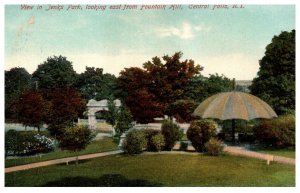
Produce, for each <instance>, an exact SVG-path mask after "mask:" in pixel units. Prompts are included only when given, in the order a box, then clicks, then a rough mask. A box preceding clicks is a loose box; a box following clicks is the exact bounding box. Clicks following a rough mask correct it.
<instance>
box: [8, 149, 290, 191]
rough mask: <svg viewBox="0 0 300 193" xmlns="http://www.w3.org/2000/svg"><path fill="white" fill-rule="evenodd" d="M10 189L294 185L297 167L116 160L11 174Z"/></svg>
mask: <svg viewBox="0 0 300 193" xmlns="http://www.w3.org/2000/svg"><path fill="white" fill-rule="evenodd" d="M5 186H17V187H19V186H30V187H31V186H201V187H203V186H204V187H206V186H217V187H224V186H229V187H235V186H247V187H249V186H250V187H253V186H295V166H291V165H283V164H277V163H272V164H271V165H269V166H268V165H266V163H265V161H261V160H256V159H252V158H245V157H238V156H231V155H222V156H219V157H211V156H206V155H176V154H164V155H162V154H160V155H159V154H157V155H138V156H126V155H114V156H107V157H102V158H97V159H92V160H86V161H82V162H81V163H80V164H79V165H78V166H76V165H74V164H70V165H68V166H66V165H56V166H49V167H43V168H37V169H32V170H27V171H20V172H14V173H8V174H5Z"/></svg>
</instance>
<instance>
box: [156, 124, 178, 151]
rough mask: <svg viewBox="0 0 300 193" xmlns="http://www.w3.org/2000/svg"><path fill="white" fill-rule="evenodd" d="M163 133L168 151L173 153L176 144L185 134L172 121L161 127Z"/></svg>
mask: <svg viewBox="0 0 300 193" xmlns="http://www.w3.org/2000/svg"><path fill="white" fill-rule="evenodd" d="M161 133H162V134H163V136H164V138H165V147H164V149H165V150H167V151H171V150H172V148H173V147H174V145H175V142H176V141H178V140H180V138H181V137H182V135H183V133H182V132H181V131H180V129H179V126H178V125H177V124H175V123H173V122H172V121H170V120H165V121H164V122H163V123H162V126H161Z"/></svg>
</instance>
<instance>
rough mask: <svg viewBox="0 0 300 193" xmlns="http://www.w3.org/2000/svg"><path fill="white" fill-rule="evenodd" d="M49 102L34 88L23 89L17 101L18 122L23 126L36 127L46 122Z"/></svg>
mask: <svg viewBox="0 0 300 193" xmlns="http://www.w3.org/2000/svg"><path fill="white" fill-rule="evenodd" d="M49 110H50V104H49V102H47V101H45V100H44V98H43V96H42V95H41V93H39V92H37V91H36V90H27V91H24V92H23V93H22V94H21V96H20V99H19V101H18V122H20V123H22V124H23V125H25V126H32V127H37V128H38V131H39V130H40V126H41V125H42V124H43V123H45V122H46V120H47V116H48V115H49Z"/></svg>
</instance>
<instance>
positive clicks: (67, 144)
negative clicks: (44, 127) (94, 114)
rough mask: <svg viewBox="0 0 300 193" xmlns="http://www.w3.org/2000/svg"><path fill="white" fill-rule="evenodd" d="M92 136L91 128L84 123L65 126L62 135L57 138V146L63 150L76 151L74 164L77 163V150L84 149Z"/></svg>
mask: <svg viewBox="0 0 300 193" xmlns="http://www.w3.org/2000/svg"><path fill="white" fill-rule="evenodd" d="M93 137H94V135H93V134H92V132H91V130H90V129H88V128H87V127H86V126H84V125H76V126H73V127H66V128H64V129H63V134H62V137H61V138H60V140H59V146H60V147H61V148H62V149H63V150H69V151H74V152H76V165H78V154H77V152H78V151H80V150H83V149H85V147H86V146H87V145H88V144H89V143H90V142H91V140H92V139H93Z"/></svg>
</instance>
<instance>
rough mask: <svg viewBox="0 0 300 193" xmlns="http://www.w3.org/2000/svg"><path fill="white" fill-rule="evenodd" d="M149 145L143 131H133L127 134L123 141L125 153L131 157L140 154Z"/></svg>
mask: <svg viewBox="0 0 300 193" xmlns="http://www.w3.org/2000/svg"><path fill="white" fill-rule="evenodd" d="M146 145H147V140H146V138H145V134H144V132H143V131H142V130H132V131H130V132H129V133H127V135H126V138H125V140H124V141H123V149H124V152H125V153H127V154H129V155H134V154H140V153H142V152H143V150H144V149H145V147H146Z"/></svg>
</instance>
